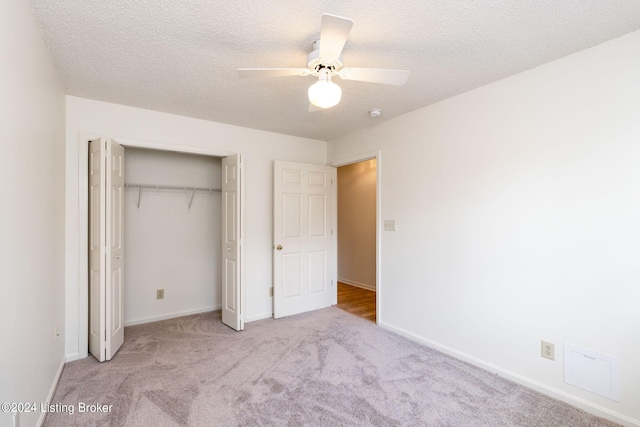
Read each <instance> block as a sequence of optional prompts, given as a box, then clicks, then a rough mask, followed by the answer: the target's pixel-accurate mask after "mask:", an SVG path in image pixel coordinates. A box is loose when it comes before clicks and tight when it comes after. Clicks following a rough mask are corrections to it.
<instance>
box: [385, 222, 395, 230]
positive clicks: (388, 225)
mask: <svg viewBox="0 0 640 427" xmlns="http://www.w3.org/2000/svg"><path fill="white" fill-rule="evenodd" d="M384 231H396V220H395V219H385V220H384Z"/></svg>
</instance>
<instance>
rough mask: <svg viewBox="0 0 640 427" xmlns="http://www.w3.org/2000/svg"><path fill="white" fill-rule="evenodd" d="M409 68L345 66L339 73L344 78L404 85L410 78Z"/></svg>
mask: <svg viewBox="0 0 640 427" xmlns="http://www.w3.org/2000/svg"><path fill="white" fill-rule="evenodd" d="M409 73H411V71H409V70H387V69H384V68H350V67H345V68H343V69H342V70H340V72H339V73H338V75H339V76H340V78H341V79H344V80H357V81H361V82H369V83H381V84H385V85H394V86H402V85H404V84H405V83H406V82H407V79H408V78H409Z"/></svg>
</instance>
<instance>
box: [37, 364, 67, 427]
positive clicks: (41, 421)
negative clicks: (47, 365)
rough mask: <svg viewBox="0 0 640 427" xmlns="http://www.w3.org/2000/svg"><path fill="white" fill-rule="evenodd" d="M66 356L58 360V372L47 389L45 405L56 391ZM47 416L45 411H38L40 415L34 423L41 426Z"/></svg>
mask: <svg viewBox="0 0 640 427" xmlns="http://www.w3.org/2000/svg"><path fill="white" fill-rule="evenodd" d="M65 360H66V358H65V357H63V358H62V361H61V362H60V366H58V372H56V376H55V377H54V378H53V384H51V388H50V389H49V394H48V395H47V400H46V401H45V402H44V403H45V404H46V405H47V406H49V405H50V404H51V399H53V395H54V393H55V392H56V388H58V381H60V376H61V375H62V370H63V369H64V364H65V363H66V362H65ZM46 416H47V413H46V412H42V413H40V417H39V418H38V423H37V424H36V425H37V426H38V427H41V426H42V424H44V418H45V417H46Z"/></svg>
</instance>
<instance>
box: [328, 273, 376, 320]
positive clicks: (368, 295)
mask: <svg viewBox="0 0 640 427" xmlns="http://www.w3.org/2000/svg"><path fill="white" fill-rule="evenodd" d="M337 307H338V308H341V309H343V310H344V311H346V312H347V313H351V314H355V315H356V316H359V317H362V318H364V319H367V320H371V321H372V322H375V321H376V293H375V292H374V291H369V290H367V289H362V288H357V287H355V286H351V285H347V284H346V283H342V282H338V305H337Z"/></svg>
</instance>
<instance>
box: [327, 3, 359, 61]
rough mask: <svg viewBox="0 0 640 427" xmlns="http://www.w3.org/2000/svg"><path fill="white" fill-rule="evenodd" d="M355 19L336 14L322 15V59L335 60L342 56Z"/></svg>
mask: <svg viewBox="0 0 640 427" xmlns="http://www.w3.org/2000/svg"><path fill="white" fill-rule="evenodd" d="M352 26H353V21H352V20H351V19H348V18H342V17H340V16H336V15H329V14H328V13H325V14H324V15H322V25H321V27H320V59H322V60H323V61H326V62H333V61H336V60H337V59H338V58H340V54H341V53H342V48H343V47H344V44H345V43H346V41H347V37H348V36H349V32H350V31H351V27H352Z"/></svg>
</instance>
